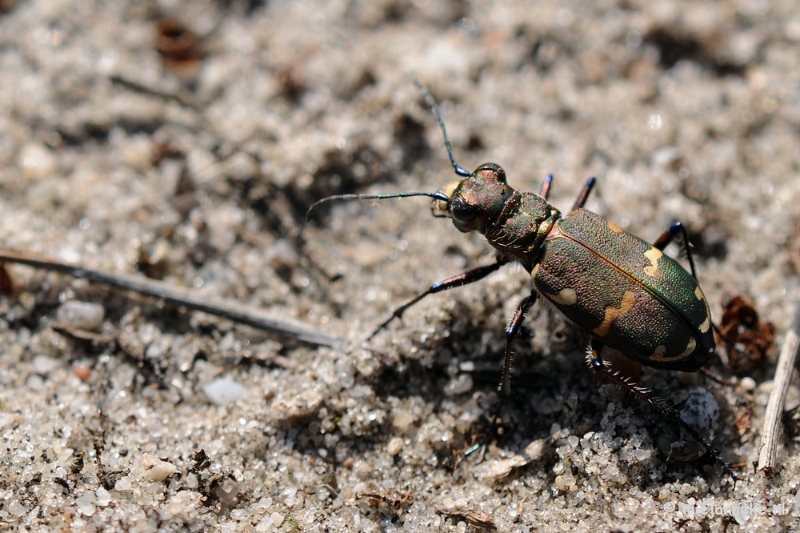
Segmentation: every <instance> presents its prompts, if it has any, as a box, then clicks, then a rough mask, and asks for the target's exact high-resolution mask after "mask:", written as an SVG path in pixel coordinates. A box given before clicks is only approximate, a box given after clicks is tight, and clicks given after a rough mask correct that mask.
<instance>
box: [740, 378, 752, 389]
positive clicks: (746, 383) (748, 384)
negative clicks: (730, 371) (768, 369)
mask: <svg viewBox="0 0 800 533" xmlns="http://www.w3.org/2000/svg"><path fill="white" fill-rule="evenodd" d="M739 385H741V387H742V390H746V391H751V390H755V389H756V380H754V379H753V378H751V377H750V376H746V377H743V378H742V379H741V381H739Z"/></svg>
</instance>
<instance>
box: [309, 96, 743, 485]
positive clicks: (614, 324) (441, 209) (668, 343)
mask: <svg viewBox="0 0 800 533" xmlns="http://www.w3.org/2000/svg"><path fill="white" fill-rule="evenodd" d="M416 84H417V86H418V87H419V89H420V91H421V92H422V95H423V97H424V99H425V101H426V103H427V104H428V106H429V107H430V108H431V111H432V112H433V114H434V115H435V116H436V118H437V120H438V122H439V127H440V129H441V130H442V135H443V136H444V142H445V148H446V149H447V155H448V157H449V158H450V164H451V165H452V167H453V169H454V170H455V173H456V175H457V176H458V177H459V180H457V181H453V182H451V183H449V184H448V185H447V186H445V187H444V189H442V190H441V191H439V192H436V193H430V192H402V193H396V194H342V195H337V196H330V197H328V198H323V199H321V200H319V201H317V202H316V203H314V204H313V205H312V206H311V208H310V209H309V211H308V214H309V215H310V214H311V212H312V211H313V210H315V209H316V208H317V207H319V206H320V205H322V204H325V203H329V202H339V201H346V200H385V199H389V198H407V197H412V196H428V197H431V198H433V204H432V208H431V210H432V212H433V215H434V216H436V217H448V218H451V219H452V220H453V224H455V226H456V228H457V229H458V230H459V231H461V232H463V233H469V232H471V231H477V232H479V233H481V234H482V235H484V236H485V237H486V239H487V240H488V241H489V244H491V245H492V246H493V247H494V248H496V249H497V251H498V255H497V259H496V261H495V262H494V263H493V264H490V265H486V266H481V267H478V268H475V269H472V270H469V271H467V272H464V273H461V274H458V275H456V276H453V277H451V278H448V279H446V280H443V281H440V282H439V283H434V284H433V285H431V286H430V288H429V289H428V290H426V291H425V292H423V293H421V294H419V295H418V296H417V297H415V298H413V299H412V300H410V301H409V302H407V303H405V304H404V305H402V306H400V307H398V308H397V309H396V310H395V311H394V312H393V313H392V315H391V316H390V317H389V318H388V319H387V320H386V321H384V322H383V323H381V324H380V325H379V326H378V327H377V328H376V329H375V331H373V332H372V334H371V335H370V336H369V337H368V339H367V340H370V339H372V338H373V337H374V336H375V335H376V334H378V333H379V332H380V331H381V330H383V329H384V328H386V327H387V326H388V325H389V324H390V323H391V322H392V321H393V320H394V319H399V318H401V316H402V315H403V313H404V312H405V311H406V310H407V309H408V308H409V307H411V306H413V305H414V304H416V303H417V302H419V301H420V300H422V299H423V298H425V297H426V296H428V295H430V294H435V293H438V292H442V291H446V290H448V289H453V288H455V287H461V286H463V285H467V284H469V283H474V282H476V281H478V280H481V279H483V278H485V277H486V276H488V275H489V274H491V273H492V272H495V271H496V270H498V269H499V268H500V267H501V266H503V265H505V264H506V263H510V262H513V261H516V262H518V263H520V264H521V265H522V266H523V268H525V270H527V271H528V273H529V274H530V275H531V277H532V278H533V288H532V290H531V292H530V295H529V296H527V297H525V298H524V299H523V300H522V301H521V302H520V304H519V305H518V306H517V309H516V311H515V313H514V315H513V317H512V319H511V321H510V322H509V324H508V326H507V328H506V348H505V362H504V365H503V374H502V382H501V384H500V390H501V392H502V393H503V395H505V396H509V395H510V393H511V383H510V369H511V355H512V344H513V342H514V339H515V338H516V336H517V334H518V333H519V331H520V328H521V325H522V322H523V320H524V319H525V316H526V315H527V312H528V310H529V309H530V308H531V306H532V305H533V304H534V303H535V302H536V300H537V299H538V298H539V297H540V296H543V297H544V298H546V299H547V300H549V301H550V302H551V303H552V304H553V305H555V306H556V307H557V308H558V309H559V310H560V311H561V312H562V313H564V315H566V316H567V318H569V319H570V320H571V321H572V322H574V323H575V324H577V325H578V326H579V327H580V328H581V329H583V330H584V331H586V332H587V333H588V334H590V335H591V343H590V345H589V348H588V353H587V357H588V362H589V365H590V367H591V368H592V370H593V371H594V372H596V373H598V374H601V375H603V376H605V377H606V378H608V379H609V380H611V381H613V382H614V383H616V384H617V385H619V386H620V387H621V388H622V389H624V390H626V391H628V392H630V393H631V394H633V395H634V396H636V397H638V398H640V399H642V400H644V401H646V402H647V403H649V404H650V405H651V406H652V407H653V408H655V409H656V410H658V411H660V412H662V413H663V414H664V415H666V416H667V417H668V418H670V419H672V420H674V421H675V422H677V423H678V424H679V425H680V426H681V427H682V428H683V429H685V430H686V431H687V432H688V433H689V434H690V435H691V436H692V438H694V439H695V440H697V441H698V442H699V443H700V444H702V446H703V447H704V448H705V450H706V453H707V454H708V455H709V456H710V457H712V458H713V459H714V461H715V462H717V463H718V464H720V465H721V466H722V468H723V469H724V470H725V472H726V473H727V474H728V475H729V476H731V478H732V479H734V480H736V479H737V477H736V476H735V475H734V473H733V471H732V470H731V468H730V466H729V465H728V464H727V463H725V461H723V460H722V458H721V457H720V455H719V452H718V451H717V450H715V449H714V448H713V447H712V446H711V444H709V443H708V442H706V440H705V439H704V438H703V437H702V436H701V435H700V434H699V433H698V432H697V431H696V430H695V429H694V428H693V427H691V426H690V425H689V424H688V423H686V422H685V421H684V420H683V419H682V418H681V416H680V414H679V412H678V410H677V409H676V408H675V407H674V406H672V405H671V404H669V403H667V402H665V401H663V400H660V399H658V398H655V397H653V396H651V395H650V394H649V392H648V391H647V390H645V389H643V388H642V387H639V386H638V385H637V384H635V383H632V382H631V381H630V380H629V379H628V378H626V377H625V376H623V375H621V374H619V373H618V372H616V371H613V370H611V368H610V366H609V364H608V363H607V362H606V361H604V360H603V358H602V356H601V354H602V351H603V348H604V347H605V346H607V347H609V348H611V349H613V350H616V351H617V352H619V353H621V354H623V355H625V356H627V357H628V358H630V359H632V360H634V361H636V362H638V363H640V364H642V365H646V366H650V367H653V368H659V369H665V370H677V371H682V372H697V371H698V370H700V369H701V368H702V367H703V365H705V364H706V362H708V360H709V359H710V358H711V356H712V355H714V353H715V341H714V334H713V330H715V329H716V327H715V326H714V325H713V324H712V322H711V312H710V310H709V308H708V302H707V301H706V297H705V295H704V294H703V291H702V290H701V289H700V286H699V285H698V282H697V273H696V271H695V265H694V259H693V258H692V252H691V249H690V247H689V238H688V234H687V231H686V228H685V227H684V226H683V225H682V224H681V223H680V222H675V223H673V224H672V225H671V226H670V227H669V229H667V231H665V232H664V233H663V234H662V235H661V236H660V237H659V238H658V239H656V241H655V242H654V243H653V244H650V243H648V242H646V241H643V240H642V239H639V238H638V237H635V236H634V235H632V234H630V233H628V232H626V231H625V230H623V229H622V228H620V227H619V226H617V225H616V224H614V223H613V222H610V221H608V220H605V219H604V218H602V217H600V216H598V215H596V214H594V213H592V212H590V211H587V210H586V209H584V208H583V206H584V204H585V203H586V200H587V199H588V197H589V194H590V193H591V191H592V189H593V187H594V185H595V181H596V180H595V178H590V179H589V180H588V181H587V182H586V185H584V187H583V190H582V191H581V193H580V194H579V195H578V198H577V200H575V203H574V205H573V206H572V209H570V211H569V213H568V214H567V215H566V216H564V215H562V213H561V212H560V211H559V210H558V209H556V208H555V207H553V206H552V205H550V204H549V203H548V202H547V197H548V193H549V192H550V185H551V183H552V181H553V176H552V175H548V176H547V177H546V178H545V180H544V183H543V184H542V188H541V191H540V192H539V194H538V195H537V194H534V193H529V192H519V191H517V190H515V189H513V188H512V187H511V186H510V185H508V183H507V182H506V173H505V171H504V170H503V168H502V167H500V166H499V165H496V164H494V163H485V164H483V165H480V166H479V167H478V168H477V169H475V171H474V172H468V171H467V170H465V169H464V168H462V167H460V166H459V165H457V164H456V162H455V159H454V158H453V150H452V147H451V144H450V140H449V138H448V136H447V131H446V129H445V125H444V119H443V118H442V114H441V112H440V110H439V107H438V106H437V105H436V102H435V100H434V99H433V96H432V95H431V94H430V92H429V91H428V89H427V88H426V87H425V86H423V85H422V84H421V83H420V82H419V81H416ZM676 237H677V238H679V239H680V240H681V241H682V243H683V248H684V251H685V254H686V258H687V259H688V262H689V267H690V269H691V274H690V273H689V272H687V271H686V270H685V269H684V268H683V267H682V266H681V265H680V264H679V263H678V262H677V261H675V260H674V259H672V258H671V257H668V256H667V255H665V254H664V253H663V252H664V249H665V248H666V247H667V245H669V244H670V243H671V242H672V241H673V240H675V238H676Z"/></svg>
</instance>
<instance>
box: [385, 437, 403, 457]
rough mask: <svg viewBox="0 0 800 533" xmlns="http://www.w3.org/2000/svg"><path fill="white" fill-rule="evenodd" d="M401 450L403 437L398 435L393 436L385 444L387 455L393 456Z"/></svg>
mask: <svg viewBox="0 0 800 533" xmlns="http://www.w3.org/2000/svg"><path fill="white" fill-rule="evenodd" d="M402 450H403V439H401V438H400V437H394V438H393V439H391V440H390V441H389V444H388V445H387V446H386V451H387V452H389V455H391V456H392V457H394V456H395V455H397V454H398V453H400V452H401V451H402Z"/></svg>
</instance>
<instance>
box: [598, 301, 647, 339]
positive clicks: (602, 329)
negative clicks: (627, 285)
mask: <svg viewBox="0 0 800 533" xmlns="http://www.w3.org/2000/svg"><path fill="white" fill-rule="evenodd" d="M635 303H636V296H635V295H634V294H633V292H632V291H625V294H623V295H622V301H621V302H620V304H619V307H612V306H610V305H609V306H608V307H606V309H605V313H606V314H605V316H604V317H603V322H601V323H600V325H599V326H597V327H596V328H594V330H593V331H592V333H594V334H595V335H597V336H598V337H601V338H602V337H605V336H606V334H608V330H610V329H611V323H612V322H614V319H615V318H617V317H618V316H622V315H624V314H625V313H627V312H628V311H630V310H631V309H633V304H635Z"/></svg>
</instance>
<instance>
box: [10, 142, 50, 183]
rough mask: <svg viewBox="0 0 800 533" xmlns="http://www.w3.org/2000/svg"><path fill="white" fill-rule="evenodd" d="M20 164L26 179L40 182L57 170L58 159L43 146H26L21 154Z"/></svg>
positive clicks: (34, 144)
mask: <svg viewBox="0 0 800 533" xmlns="http://www.w3.org/2000/svg"><path fill="white" fill-rule="evenodd" d="M19 164H20V166H21V167H22V170H23V172H24V174H25V177H26V178H28V179H30V180H34V181H39V180H41V179H42V178H46V177H47V176H49V175H50V174H52V173H53V172H55V170H56V158H55V156H54V155H53V153H52V152H51V151H50V150H48V149H47V148H45V147H44V146H42V145H41V144H37V143H31V144H26V145H25V146H24V147H23V148H22V150H20V154H19Z"/></svg>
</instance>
